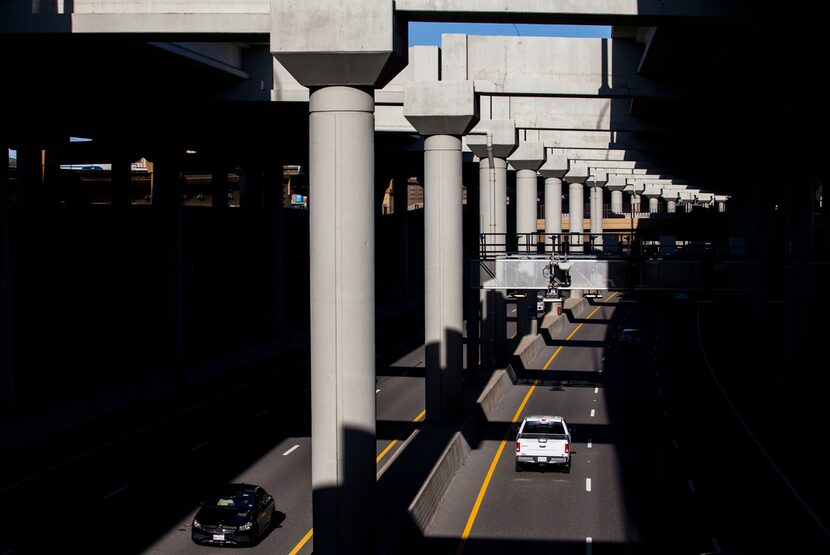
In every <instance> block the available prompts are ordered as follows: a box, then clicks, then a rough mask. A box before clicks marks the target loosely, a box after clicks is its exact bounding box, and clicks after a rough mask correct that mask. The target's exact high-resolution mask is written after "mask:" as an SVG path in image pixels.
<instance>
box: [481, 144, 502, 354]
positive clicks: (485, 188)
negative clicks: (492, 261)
mask: <svg viewBox="0 0 830 555" xmlns="http://www.w3.org/2000/svg"><path fill="white" fill-rule="evenodd" d="M493 168H494V170H495V171H494V172H492V174H491V172H490V161H489V160H488V159H487V158H482V159H481V162H480V164H479V183H480V187H481V189H480V196H479V199H480V202H481V216H480V217H481V227H480V229H481V230H482V233H488V234H490V233H492V234H494V235H487V236H486V239H485V240H486V242H487V244H488V248H487V253H488V255H490V256H498V255H499V254H504V253H505V252H506V246H505V240H506V238H507V162H506V161H505V159H504V158H493ZM485 297H487V298H485ZM485 311H486V314H487V316H486V317H485ZM490 340H492V350H490V349H489V347H490V345H489V344H488V342H489V341H490ZM481 346H482V347H481V360H482V364H483V365H485V367H488V366H487V361H488V360H490V356H489V355H492V359H493V361H494V363H495V364H496V365H497V366H500V365H501V364H502V361H504V360H506V358H507V354H506V353H507V299H506V298H505V292H504V291H502V290H498V291H490V292H489V293H488V292H487V291H484V290H482V327H481Z"/></svg>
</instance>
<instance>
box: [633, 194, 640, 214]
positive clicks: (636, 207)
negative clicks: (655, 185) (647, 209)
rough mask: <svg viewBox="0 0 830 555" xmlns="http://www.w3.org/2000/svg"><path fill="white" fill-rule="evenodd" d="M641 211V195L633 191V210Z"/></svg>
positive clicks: (634, 211) (635, 211)
mask: <svg viewBox="0 0 830 555" xmlns="http://www.w3.org/2000/svg"><path fill="white" fill-rule="evenodd" d="M640 211H641V206H640V195H638V194H637V193H631V212H633V213H635V214H636V213H637V212H640Z"/></svg>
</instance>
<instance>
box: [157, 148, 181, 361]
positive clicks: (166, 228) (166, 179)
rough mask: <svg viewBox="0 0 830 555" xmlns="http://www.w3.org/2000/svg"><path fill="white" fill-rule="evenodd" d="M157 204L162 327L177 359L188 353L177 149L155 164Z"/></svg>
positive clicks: (170, 350)
mask: <svg viewBox="0 0 830 555" xmlns="http://www.w3.org/2000/svg"><path fill="white" fill-rule="evenodd" d="M152 202H153V207H154V211H155V216H156V222H157V228H156V229H157V233H158V236H157V245H158V247H157V248H158V252H159V256H160V267H159V269H160V271H161V276H160V278H161V279H160V282H161V283H160V285H161V294H162V303H163V305H164V306H163V309H162V317H163V318H164V321H163V322H162V329H163V330H164V340H165V342H166V347H167V351H168V353H169V354H170V356H171V357H172V359H173V360H174V361H175V362H177V363H178V362H180V361H181V360H182V357H183V356H184V333H183V324H184V318H183V312H182V212H181V181H180V177H179V170H178V163H177V153H176V152H175V151H172V150H165V151H164V152H162V153H160V155H159V156H157V157H156V160H155V161H154V164H153V197H152Z"/></svg>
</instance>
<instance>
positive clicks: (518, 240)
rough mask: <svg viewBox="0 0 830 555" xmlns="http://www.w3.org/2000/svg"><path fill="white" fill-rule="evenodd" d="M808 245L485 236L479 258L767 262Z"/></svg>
mask: <svg viewBox="0 0 830 555" xmlns="http://www.w3.org/2000/svg"><path fill="white" fill-rule="evenodd" d="M810 255H811V249H810V245H809V244H808V243H807V241H806V240H798V239H783V238H769V237H755V236H733V237H730V238H729V239H726V240H719V241H707V240H696V241H689V240H676V239H674V236H664V237H660V238H654V237H653V236H649V237H648V238H645V237H643V235H642V234H641V233H638V232H636V231H616V232H604V233H589V232H582V233H573V234H571V233H554V234H550V233H542V232H539V233H482V234H480V236H479V257H480V258H481V259H483V260H488V259H495V258H499V257H504V256H519V257H524V256H527V257H540V256H543V257H551V256H553V257H554V258H566V259H567V258H608V259H613V258H639V257H666V258H672V259H700V258H721V259H729V258H740V259H747V258H768V257H783V258H796V257H809V256H810Z"/></svg>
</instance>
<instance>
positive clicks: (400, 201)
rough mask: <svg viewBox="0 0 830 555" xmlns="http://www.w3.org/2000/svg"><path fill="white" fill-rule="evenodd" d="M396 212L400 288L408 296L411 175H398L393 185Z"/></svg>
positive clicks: (409, 287) (409, 288) (409, 286)
mask: <svg viewBox="0 0 830 555" xmlns="http://www.w3.org/2000/svg"><path fill="white" fill-rule="evenodd" d="M392 195H393V198H394V207H395V212H394V215H393V216H392V217H393V218H394V221H395V235H396V238H397V241H396V243H397V251H398V279H399V280H400V281H399V285H400V289H401V291H402V292H403V294H404V296H406V297H408V296H409V294H410V290H411V285H410V280H409V177H408V176H398V177H395V178H394V183H393V185H392Z"/></svg>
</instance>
